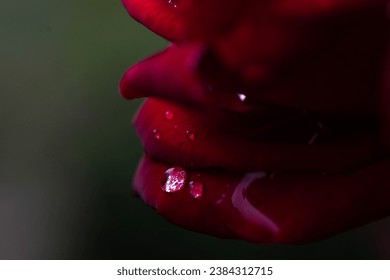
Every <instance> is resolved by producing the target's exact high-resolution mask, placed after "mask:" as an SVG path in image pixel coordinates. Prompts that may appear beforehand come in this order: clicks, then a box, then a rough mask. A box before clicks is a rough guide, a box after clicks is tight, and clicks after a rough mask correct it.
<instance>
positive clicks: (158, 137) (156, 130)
mask: <svg viewBox="0 0 390 280" xmlns="http://www.w3.org/2000/svg"><path fill="white" fill-rule="evenodd" d="M153 137H154V139H157V140H160V138H161V132H160V131H159V130H158V129H153Z"/></svg>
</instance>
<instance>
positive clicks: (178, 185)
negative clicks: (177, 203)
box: [161, 166, 187, 193]
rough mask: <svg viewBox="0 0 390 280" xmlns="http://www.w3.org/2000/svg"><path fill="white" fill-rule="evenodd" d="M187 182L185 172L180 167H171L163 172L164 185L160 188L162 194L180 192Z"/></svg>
mask: <svg viewBox="0 0 390 280" xmlns="http://www.w3.org/2000/svg"><path fill="white" fill-rule="evenodd" d="M186 180H187V172H186V171H185V170H184V169H183V168H181V167H177V166H176V167H172V168H169V169H168V170H167V171H165V183H164V184H163V185H162V186H161V188H162V190H163V191H164V192H168V193H170V192H177V191H180V190H181V189H182V188H183V187H184V185H185V183H186Z"/></svg>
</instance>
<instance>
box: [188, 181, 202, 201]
mask: <svg viewBox="0 0 390 280" xmlns="http://www.w3.org/2000/svg"><path fill="white" fill-rule="evenodd" d="M188 185H189V187H190V194H191V196H192V197H193V198H200V197H202V195H203V189H204V187H203V184H202V183H201V182H197V181H191V182H189V183H188Z"/></svg>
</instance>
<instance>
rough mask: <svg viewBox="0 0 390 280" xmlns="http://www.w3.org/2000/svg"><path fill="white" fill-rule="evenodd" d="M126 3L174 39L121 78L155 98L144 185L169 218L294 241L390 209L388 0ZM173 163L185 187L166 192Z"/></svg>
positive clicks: (129, 93) (215, 231)
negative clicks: (194, 191) (195, 191)
mask: <svg viewBox="0 0 390 280" xmlns="http://www.w3.org/2000/svg"><path fill="white" fill-rule="evenodd" d="M122 2H123V4H124V5H125V7H126V9H127V10H128V11H129V13H130V15H132V16H133V17H134V18H135V19H137V20H138V21H140V22H141V23H143V24H145V25H146V26H147V27H148V28H150V29H151V30H153V31H154V32H156V33H157V34H159V35H161V36H164V37H165V38H167V39H169V40H171V41H172V42H174V43H173V44H172V45H171V46H169V47H168V48H167V49H165V50H163V51H162V52H160V53H158V54H156V55H154V56H152V57H150V58H148V59H146V60H144V61H143V62H140V63H138V64H137V65H135V66H133V67H131V68H130V69H129V70H128V71H127V72H126V73H125V75H124V76H123V78H122V80H121V83H120V91H121V94H122V96H123V97H125V98H127V99H133V98H139V97H149V98H148V99H147V100H146V102H145V103H144V105H143V106H142V107H141V109H140V111H139V112H138V114H137V116H136V118H135V121H134V126H135V128H136V131H137V133H138V135H139V137H140V139H141V142H142V144H143V146H144V149H145V157H144V158H143V159H142V161H141V163H140V165H139V168H138V171H137V173H136V175H135V179H134V187H135V190H136V192H137V193H138V194H139V195H140V196H141V197H142V198H143V199H144V200H145V201H146V203H148V204H149V205H151V206H152V207H154V208H155V209H156V210H157V211H158V212H159V213H160V214H161V215H162V216H163V217H165V218H166V219H167V220H169V221H172V222H174V223H176V224H178V225H180V226H183V227H185V228H188V229H191V230H195V231H199V232H204V233H208V234H212V235H216V236H220V237H228V238H242V239H246V240H250V241H254V242H283V243H286V242H287V243H294V242H308V241H312V240H317V239H321V238H326V237H328V236H330V235H333V234H336V233H339V232H342V231H345V230H348V229H350V228H353V227H356V226H359V225H363V224H365V223H367V222H370V221H373V220H376V219H379V218H382V217H385V216H387V215H389V214H390V203H389V200H388V195H389V193H390V188H389V186H390V180H389V179H388V176H387V172H389V171H390V161H389V159H388V146H389V137H388V133H389V122H390V121H389V119H390V118H389V108H388V107H389V105H390V104H389V97H388V82H387V80H388V79H387V78H386V77H387V74H388V71H387V67H386V65H387V63H386V60H388V59H387V50H388V46H387V45H388V43H387V42H388V31H389V30H388V21H387V19H386V1H369V2H368V1H363V0H344V1H331V0H316V1H314V0H310V1H309V0H278V1H250V0H245V1H242V0H241V1H238V0H225V1H217V0H209V1H205V0H198V1H193V0H176V1H173V0H172V1H168V0H166V1H165V0H150V1H144V0H143V1H136V0H131V1H129V0H123V1H122ZM172 167H181V168H183V169H184V170H185V171H186V173H187V177H186V182H185V186H184V187H183V188H180V190H179V191H177V192H171V193H166V192H164V191H163V190H162V188H161V186H162V185H163V184H164V180H165V179H166V174H165V172H166V170H168V169H169V168H172ZM190 182H192V183H190ZM193 182H196V184H197V186H203V189H202V190H203V192H202V195H201V196H200V197H197V198H194V197H193V196H191V192H190V190H189V188H190V187H189V186H190V185H191V184H192V185H193Z"/></svg>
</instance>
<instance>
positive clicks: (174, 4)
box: [165, 0, 177, 8]
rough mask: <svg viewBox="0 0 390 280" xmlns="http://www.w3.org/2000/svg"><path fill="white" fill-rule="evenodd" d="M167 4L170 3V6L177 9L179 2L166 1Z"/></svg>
mask: <svg viewBox="0 0 390 280" xmlns="http://www.w3.org/2000/svg"><path fill="white" fill-rule="evenodd" d="M165 1H166V2H168V4H169V5H171V6H172V7H174V8H176V7H177V3H176V2H177V0H165Z"/></svg>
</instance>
